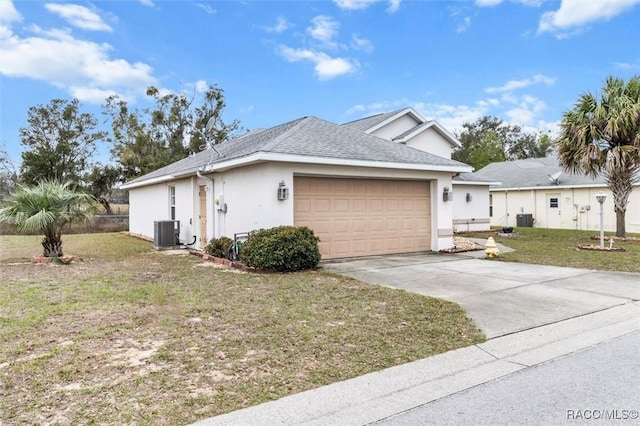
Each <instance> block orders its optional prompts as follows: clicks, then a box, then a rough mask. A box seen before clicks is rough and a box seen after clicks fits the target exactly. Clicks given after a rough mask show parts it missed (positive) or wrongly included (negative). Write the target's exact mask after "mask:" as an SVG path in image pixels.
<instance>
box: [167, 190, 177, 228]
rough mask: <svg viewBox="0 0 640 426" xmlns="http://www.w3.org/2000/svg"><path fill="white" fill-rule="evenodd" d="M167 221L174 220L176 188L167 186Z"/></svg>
mask: <svg viewBox="0 0 640 426" xmlns="http://www.w3.org/2000/svg"><path fill="white" fill-rule="evenodd" d="M169 219H171V220H176V187H175V186H173V185H171V186H169Z"/></svg>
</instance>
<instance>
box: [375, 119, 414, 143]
mask: <svg viewBox="0 0 640 426" xmlns="http://www.w3.org/2000/svg"><path fill="white" fill-rule="evenodd" d="M418 124H420V123H418V122H417V121H416V120H414V119H413V118H412V117H410V116H409V115H408V114H405V115H403V116H401V117H400V118H397V119H395V120H394V121H392V122H391V123H389V124H387V125H386V126H384V127H381V128H379V129H377V130H376V131H375V132H373V133H371V134H372V135H374V136H377V137H379V138H383V139H387V140H391V139H393V138H395V137H396V136H399V135H401V134H403V133H404V132H406V131H407V130H409V129H413V128H414V127H415V126H417V125H418Z"/></svg>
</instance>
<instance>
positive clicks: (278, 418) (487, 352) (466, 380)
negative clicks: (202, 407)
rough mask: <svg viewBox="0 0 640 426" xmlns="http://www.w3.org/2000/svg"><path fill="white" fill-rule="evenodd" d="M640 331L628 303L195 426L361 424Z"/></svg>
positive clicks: (639, 305)
mask: <svg viewBox="0 0 640 426" xmlns="http://www.w3.org/2000/svg"><path fill="white" fill-rule="evenodd" d="M639 330H640V302H637V301H636V302H630V303H626V304H623V305H619V306H615V307H612V308H609V309H605V310H602V311H598V312H594V313H591V314H587V315H583V316H579V317H575V318H571V319H568V320H565V321H560V322H557V323H554V324H549V325H545V326H541V327H537V328H533V329H529V330H525V331H522V332H518V333H513V334H510V335H506V336H502V337H498V338H495V339H492V340H489V341H487V342H485V343H482V344H479V345H474V346H469V347H466V348H461V349H458V350H454V351H450V352H446V353H443V354H439V355H435V356H432V357H429V358H426V359H422V360H418V361H414V362H411V363H408V364H404V365H400V366H397V367H392V368H388V369H385V370H382V371H379V372H375V373H370V374H366V375H364V376H360V377H356V378H353V379H350V380H346V381H343V382H338V383H335V384H332V385H328V386H323V387H320V388H317V389H313V390H309V391H306V392H301V393H298V394H295V395H291V396H288V397H285V398H282V399H279V400H277V401H272V402H267V403H264V404H261V405H257V406H254V407H249V408H246V409H243V410H238V411H234V412H231V413H228V414H224V415H221V416H218V417H213V418H210V419H207V420H203V421H200V422H198V423H196V425H201V426H202V425H263V424H265V425H266V424H269V425H274V424H280V425H301V424H304V425H364V424H369V423H372V422H376V421H378V420H382V419H385V418H387V417H390V416H392V415H394V414H397V413H400V412H403V411H406V410H410V409H412V408H415V407H417V406H420V405H423V404H426V403H429V402H432V401H435V400H437V399H440V398H443V397H445V396H448V395H451V394H454V393H457V392H460V391H463V390H465V389H468V388H471V387H474V386H477V385H480V384H482V383H486V382H489V381H492V380H495V379H498V378H500V377H504V376H507V375H509V374H512V373H515V372H517V371H520V370H523V369H525V368H530V367H532V366H534V365H538V364H541V363H544V362H548V361H550V360H553V359H555V358H558V357H562V356H565V355H569V354H571V353H574V352H576V351H579V350H583V349H586V348H589V347H592V346H594V345H597V344H599V343H603V342H606V341H609V340H612V339H615V338H618V337H620V336H624V335H626V334H630V333H633V332H637V331H639Z"/></svg>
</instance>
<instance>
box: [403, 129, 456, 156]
mask: <svg viewBox="0 0 640 426" xmlns="http://www.w3.org/2000/svg"><path fill="white" fill-rule="evenodd" d="M406 145H407V146H410V147H411V148H415V149H419V150H420V151H424V152H428V153H431V154H435V155H438V156H440V157H444V158H449V159H450V158H451V143H450V142H449V141H448V140H447V139H446V138H445V137H444V136H442V134H440V132H438V131H437V130H436V129H434V128H433V127H431V128H429V129H427V130H425V131H423V132H421V133H419V134H417V135H415V136H414V137H412V138H411V139H409V140H408V141H407V143H406Z"/></svg>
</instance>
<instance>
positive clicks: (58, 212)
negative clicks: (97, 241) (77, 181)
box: [0, 180, 97, 257]
mask: <svg viewBox="0 0 640 426" xmlns="http://www.w3.org/2000/svg"><path fill="white" fill-rule="evenodd" d="M70 185H71V183H70V182H65V183H61V182H58V181H55V180H46V181H41V182H40V183H39V184H38V186H34V187H28V186H25V185H18V187H17V189H16V191H15V192H14V193H13V194H12V195H11V198H10V199H9V200H8V202H7V206H6V207H4V208H3V209H0V221H2V222H8V223H13V224H16V225H18V228H19V229H20V230H21V231H24V232H41V233H42V234H44V239H43V240H42V247H43V248H44V252H43V254H44V256H45V257H61V256H62V231H63V229H64V227H65V226H67V225H68V224H70V223H72V222H76V221H91V220H92V219H93V216H94V215H95V213H96V211H97V209H96V207H97V204H96V201H95V198H93V196H91V195H89V194H86V193H83V192H76V191H75V190H73V189H72V188H71V187H70Z"/></svg>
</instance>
